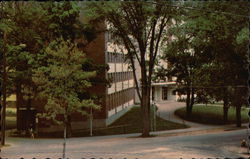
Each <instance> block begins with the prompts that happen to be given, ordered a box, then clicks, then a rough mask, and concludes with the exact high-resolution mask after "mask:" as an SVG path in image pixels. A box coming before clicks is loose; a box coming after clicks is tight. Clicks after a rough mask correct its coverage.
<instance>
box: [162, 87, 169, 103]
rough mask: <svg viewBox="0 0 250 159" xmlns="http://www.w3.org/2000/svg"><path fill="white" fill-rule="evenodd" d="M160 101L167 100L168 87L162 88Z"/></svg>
mask: <svg viewBox="0 0 250 159" xmlns="http://www.w3.org/2000/svg"><path fill="white" fill-rule="evenodd" d="M162 100H168V87H162Z"/></svg>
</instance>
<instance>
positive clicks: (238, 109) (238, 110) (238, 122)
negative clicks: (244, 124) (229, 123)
mask: <svg viewBox="0 0 250 159" xmlns="http://www.w3.org/2000/svg"><path fill="white" fill-rule="evenodd" d="M236 126H237V127H241V105H237V106H236Z"/></svg>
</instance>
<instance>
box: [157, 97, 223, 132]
mask: <svg viewBox="0 0 250 159" xmlns="http://www.w3.org/2000/svg"><path fill="white" fill-rule="evenodd" d="M156 105H157V107H158V112H157V113H158V115H159V116H160V117H162V118H163V119H166V120H169V121H172V122H176V123H181V124H186V125H188V126H190V128H192V129H194V130H196V129H206V128H218V127H221V126H219V125H206V124H200V123H194V122H190V121H186V120H183V119H181V118H180V117H178V116H176V115H175V114H174V112H175V110H177V109H179V108H183V107H185V106H186V103H185V102H176V101H163V102H158V103H156ZM190 128H189V129H190Z"/></svg>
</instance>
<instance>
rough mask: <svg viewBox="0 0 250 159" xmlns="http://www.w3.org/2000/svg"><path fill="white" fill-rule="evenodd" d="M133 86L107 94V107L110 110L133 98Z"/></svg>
mask: <svg viewBox="0 0 250 159" xmlns="http://www.w3.org/2000/svg"><path fill="white" fill-rule="evenodd" d="M134 95H135V90H134V88H129V89H125V90H122V91H119V92H115V93H112V94H109V95H108V97H107V108H108V110H112V109H114V108H116V107H118V106H120V105H123V104H125V103H127V102H129V101H131V100H133V99H134Z"/></svg>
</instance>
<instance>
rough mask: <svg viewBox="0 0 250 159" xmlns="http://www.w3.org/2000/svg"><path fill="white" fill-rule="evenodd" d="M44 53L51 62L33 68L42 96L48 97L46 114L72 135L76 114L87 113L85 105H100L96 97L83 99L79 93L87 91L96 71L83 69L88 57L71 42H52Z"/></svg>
mask: <svg viewBox="0 0 250 159" xmlns="http://www.w3.org/2000/svg"><path fill="white" fill-rule="evenodd" d="M44 54H45V57H46V59H47V63H46V65H43V66H38V67H37V68H36V69H34V70H33V71H34V75H33V78H32V79H33V81H34V83H35V84H36V85H37V87H38V90H39V97H40V98H42V99H47V104H46V105H45V110H46V115H45V116H46V117H47V118H48V119H51V120H53V121H56V122H57V123H59V124H60V123H61V124H63V125H64V127H65V129H66V130H67V135H68V137H70V136H71V134H72V133H71V116H72V113H75V112H79V113H81V114H82V115H86V114H87V113H86V111H85V110H84V109H83V108H84V107H92V108H95V109H97V108H99V106H98V105H96V104H94V102H93V100H92V99H84V100H81V99H80V98H79V96H78V93H79V92H85V91H86V89H87V88H89V87H90V86H91V83H90V81H89V79H90V78H92V77H94V76H95V75H96V72H95V71H89V72H87V71H83V70H82V64H84V62H85V60H86V58H85V57H84V54H83V53H82V52H81V51H80V50H79V49H77V47H76V45H75V44H73V43H71V42H70V41H64V40H62V39H60V40H58V41H55V42H52V43H50V45H49V46H48V47H47V48H46V49H45V52H44ZM59 115H62V117H59Z"/></svg>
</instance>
